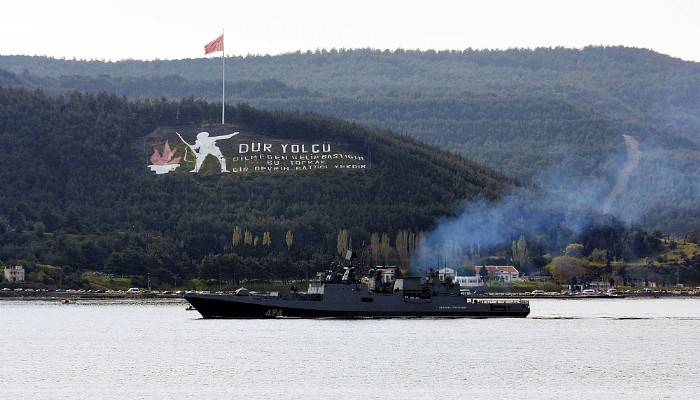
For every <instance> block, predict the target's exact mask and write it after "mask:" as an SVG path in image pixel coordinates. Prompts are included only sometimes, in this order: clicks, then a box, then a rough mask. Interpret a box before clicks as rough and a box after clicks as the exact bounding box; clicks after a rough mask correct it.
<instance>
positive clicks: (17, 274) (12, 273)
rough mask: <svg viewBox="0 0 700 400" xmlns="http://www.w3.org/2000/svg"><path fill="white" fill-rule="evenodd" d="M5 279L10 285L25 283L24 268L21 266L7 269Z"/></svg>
mask: <svg viewBox="0 0 700 400" xmlns="http://www.w3.org/2000/svg"><path fill="white" fill-rule="evenodd" d="M3 278H5V280H6V281H7V282H10V283H20V282H24V268H22V266H21V265H15V266H14V267H5V272H4V274H3Z"/></svg>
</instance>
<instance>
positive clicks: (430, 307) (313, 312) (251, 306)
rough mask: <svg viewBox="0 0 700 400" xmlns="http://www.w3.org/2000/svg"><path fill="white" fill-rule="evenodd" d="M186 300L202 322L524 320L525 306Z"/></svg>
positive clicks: (461, 301) (394, 300)
mask: <svg viewBox="0 0 700 400" xmlns="http://www.w3.org/2000/svg"><path fill="white" fill-rule="evenodd" d="M185 299H186V300H187V301H188V302H189V303H190V304H192V306H193V307H194V308H195V309H196V310H197V311H198V312H199V313H200V314H201V315H202V317H203V318H281V317H286V318H411V317H413V318H420V317H442V318H491V317H510V318H523V317H526V316H527V315H528V314H529V313H530V308H529V305H528V304H527V302H513V301H497V300H479V299H467V298H464V297H461V296H449V297H448V296H445V297H442V298H433V299H432V300H430V301H420V300H416V301H406V300H404V299H402V298H400V296H391V295H388V296H383V297H382V296H377V297H376V298H373V300H374V301H372V302H371V303H367V302H362V300H361V299H357V300H358V301H356V302H351V301H347V300H346V299H343V300H345V301H341V300H333V299H325V298H324V299H320V300H308V299H297V298H283V297H279V298H278V297H270V296H226V295H206V294H190V295H186V296H185Z"/></svg>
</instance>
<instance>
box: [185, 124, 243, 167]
mask: <svg viewBox="0 0 700 400" xmlns="http://www.w3.org/2000/svg"><path fill="white" fill-rule="evenodd" d="M176 133H177V132H176ZM177 135H178V136H180V134H179V133H177ZM236 135H238V132H234V133H231V134H229V135H221V136H209V132H199V133H198V134H197V140H196V141H195V142H194V144H193V145H191V144H189V143H187V142H186V141H185V139H183V138H182V136H180V140H182V142H183V143H185V144H186V145H187V147H189V148H190V150H192V153H194V156H195V163H194V169H193V170H192V171H190V172H195V173H197V172H199V170H200V168H202V164H204V160H205V159H206V158H207V156H208V155H212V156H214V157H216V158H217V159H218V160H219V164H221V172H229V170H228V169H226V159H225V158H224V155H223V154H221V149H219V146H217V145H216V141H217V140H223V139H230V138H232V137H234V136H236Z"/></svg>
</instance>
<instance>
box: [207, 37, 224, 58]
mask: <svg viewBox="0 0 700 400" xmlns="http://www.w3.org/2000/svg"><path fill="white" fill-rule="evenodd" d="M215 51H224V35H221V36H219V37H218V38H216V39H214V40H212V41H211V42H209V43H207V44H205V45H204V55H207V54H209V53H213V52H215Z"/></svg>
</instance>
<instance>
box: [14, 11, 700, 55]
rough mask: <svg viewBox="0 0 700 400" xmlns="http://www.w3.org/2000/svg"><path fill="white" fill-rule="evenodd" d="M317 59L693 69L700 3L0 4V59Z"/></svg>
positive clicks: (698, 51) (699, 41) (698, 50)
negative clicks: (325, 53)
mask: <svg viewBox="0 0 700 400" xmlns="http://www.w3.org/2000/svg"><path fill="white" fill-rule="evenodd" d="M222 28H225V31H226V53H227V54H237V55H245V54H278V53H284V52H290V51H295V50H299V49H301V50H307V49H311V50H314V49H320V48H328V49H329V48H333V47H335V48H343V47H344V48H357V47H373V48H380V49H387V48H388V49H395V48H398V47H401V48H406V49H415V48H420V49H430V48H434V49H464V48H468V47H472V48H493V49H504V48H511V47H527V48H533V47H539V46H565V47H583V46H586V45H589V44H594V45H601V44H602V45H626V46H635V47H644V48H650V49H653V50H656V51H659V52H661V53H665V54H670V55H672V56H674V57H679V58H682V59H685V60H694V61H700V0H658V1H647V0H578V1H568V0H478V1H470V0H462V1H442V0H422V1H413V0H404V1H380V0H373V1H365V0H345V1H342V2H341V1H335V0H321V1H318V0H287V1H265V0H246V1H237V0H228V1H214V0H197V1H193V0H189V1H175V0H140V1H133V0H120V1H97V0H53V1H38V0H3V1H2V2H0V54H3V55H7V54H29V55H49V56H55V57H66V58H73V57H76V58H87V59H110V60H117V59H125V58H133V59H154V58H160V59H173V58H193V57H201V56H203V54H204V51H203V46H204V44H205V43H206V42H208V41H210V40H212V39H214V38H216V37H217V36H218V35H219V34H220V32H221V29H222Z"/></svg>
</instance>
